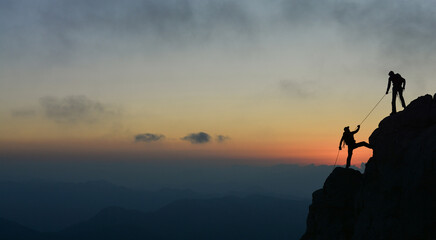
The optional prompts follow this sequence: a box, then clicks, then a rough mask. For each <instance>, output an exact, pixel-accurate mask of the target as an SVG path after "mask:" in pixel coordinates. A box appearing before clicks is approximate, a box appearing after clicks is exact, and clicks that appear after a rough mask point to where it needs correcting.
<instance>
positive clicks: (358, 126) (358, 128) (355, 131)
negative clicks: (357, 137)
mask: <svg viewBox="0 0 436 240" xmlns="http://www.w3.org/2000/svg"><path fill="white" fill-rule="evenodd" d="M359 130H360V125H357V129H356V130H354V131H352V132H351V133H352V134H356V133H357V132H358V131H359Z"/></svg>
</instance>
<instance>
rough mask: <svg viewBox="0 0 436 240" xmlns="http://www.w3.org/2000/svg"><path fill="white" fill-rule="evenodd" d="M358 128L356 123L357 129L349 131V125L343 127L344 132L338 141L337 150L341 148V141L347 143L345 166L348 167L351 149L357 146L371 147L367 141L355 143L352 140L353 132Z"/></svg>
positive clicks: (351, 154) (351, 153)
mask: <svg viewBox="0 0 436 240" xmlns="http://www.w3.org/2000/svg"><path fill="white" fill-rule="evenodd" d="M359 130H360V125H357V129H356V130H355V131H352V132H350V127H348V126H347V127H345V128H344V133H343V134H342V138H341V141H340V142H339V150H342V147H341V146H342V141H344V142H345V144H347V145H348V157H347V165H346V168H349V167H350V163H351V156H353V150H354V149H356V148H358V147H363V146H365V147H367V148H371V149H372V147H371V145H369V143H367V142H359V143H356V140H354V134H356V133H357V132H358V131H359Z"/></svg>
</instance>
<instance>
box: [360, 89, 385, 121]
mask: <svg viewBox="0 0 436 240" xmlns="http://www.w3.org/2000/svg"><path fill="white" fill-rule="evenodd" d="M386 95H387V94H383V97H381V98H380V100H378V102H377V103H376V104H375V106H374V107H373V108H372V109H371V111H369V113H368V114H367V115H366V117H365V118H364V119H363V120H362V122H360V124H359V125H362V123H363V122H365V120H366V119H367V118H368V117H369V115H371V113H372V111H374V109H375V108H376V107H377V106H378V105H379V104H380V102H381V101H382V100H383V98H385V96H386Z"/></svg>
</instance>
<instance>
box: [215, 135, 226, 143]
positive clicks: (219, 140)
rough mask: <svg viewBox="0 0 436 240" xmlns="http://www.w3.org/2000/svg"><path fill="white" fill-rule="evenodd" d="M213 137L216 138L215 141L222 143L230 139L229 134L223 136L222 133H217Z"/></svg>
mask: <svg viewBox="0 0 436 240" xmlns="http://www.w3.org/2000/svg"><path fill="white" fill-rule="evenodd" d="M215 139H216V141H217V142H219V143H223V142H225V141H228V140H230V137H229V136H224V135H217V136H216V138H215Z"/></svg>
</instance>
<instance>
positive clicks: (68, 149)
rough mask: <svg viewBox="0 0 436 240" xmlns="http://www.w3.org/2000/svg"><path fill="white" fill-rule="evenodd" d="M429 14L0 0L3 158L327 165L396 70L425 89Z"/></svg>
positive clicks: (363, 7)
mask: <svg viewBox="0 0 436 240" xmlns="http://www.w3.org/2000/svg"><path fill="white" fill-rule="evenodd" d="M435 26H436V4H434V2H433V1H430V0H428V1H405V0H400V1H388V0H382V1H372V0H364V1H357V0H339V1H337V0H325V1H315V0H306V1H299V0H271V1H260V0H259V1H257V0H254V1H253V0H239V1H231V0H165V1H162V0H131V1H115V0H94V1H88V0H75V1H63V0H60V1H54V0H21V1H16V0H0V122H1V125H0V154H2V155H3V156H8V157H9V158H11V159H13V158H14V157H17V158H20V159H22V158H23V156H26V157H27V158H29V159H33V158H43V157H44V156H49V155H56V156H60V155H62V154H65V155H71V154H74V156H94V157H95V159H96V160H98V161H105V159H107V158H108V157H113V158H119V159H127V158H129V157H130V158H131V159H135V161H137V160H139V161H166V162H171V161H183V160H196V161H204V162H207V161H210V162H214V163H215V162H218V163H219V162H220V161H221V162H226V163H230V164H233V163H244V164H277V163H296V164H312V163H313V164H331V165H332V164H333V163H334V160H335V157H336V153H337V150H338V144H339V140H340V137H341V135H342V131H343V127H345V126H348V125H349V126H350V128H351V129H354V128H355V127H356V125H357V124H359V123H360V122H361V121H362V120H363V118H364V117H365V116H366V114H367V113H368V112H369V111H370V110H371V109H372V107H373V106H374V105H375V104H376V103H377V101H378V100H379V99H380V98H381V97H382V96H383V94H384V93H385V91H386V86H387V79H388V75H387V74H388V72H389V71H390V70H393V71H395V72H397V71H398V72H400V73H401V75H402V76H403V77H404V78H405V79H406V81H407V85H406V91H405V92H404V97H405V100H406V103H409V102H410V101H411V100H413V99H415V98H417V97H418V96H421V95H424V94H427V93H429V94H434V92H435V90H436V81H435V80H434V79H433V78H434V76H435V75H436V68H435V67H434V63H435V60H436V41H434V39H436V31H434V29H435ZM390 99H391V96H390V95H388V96H386V97H385V99H384V100H383V101H382V102H381V103H380V105H379V107H378V108H377V109H375V111H374V112H373V114H372V115H371V116H370V117H369V118H368V119H367V120H366V121H365V122H364V123H363V124H362V128H361V131H360V132H359V133H358V134H356V135H355V137H356V140H357V141H368V137H369V136H370V134H371V132H372V131H373V130H374V129H375V128H376V127H377V124H378V123H379V122H380V121H381V120H382V119H383V118H384V117H385V116H387V115H388V114H389V113H390V110H391V109H390ZM397 105H398V106H400V105H399V104H397ZM371 154H372V153H371V151H370V150H368V149H365V148H361V149H358V150H355V157H354V158H353V164H355V165H356V166H360V163H361V162H366V161H367V160H368V158H369V157H370V156H371ZM345 158H346V150H345V151H342V152H341V155H340V160H339V161H340V162H339V164H344V163H345ZM78 161H80V160H78Z"/></svg>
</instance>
